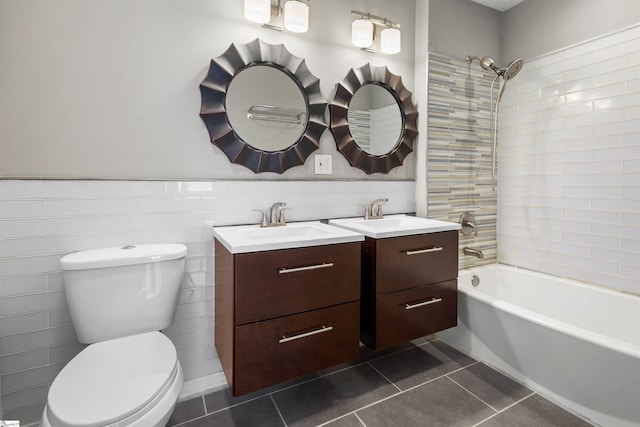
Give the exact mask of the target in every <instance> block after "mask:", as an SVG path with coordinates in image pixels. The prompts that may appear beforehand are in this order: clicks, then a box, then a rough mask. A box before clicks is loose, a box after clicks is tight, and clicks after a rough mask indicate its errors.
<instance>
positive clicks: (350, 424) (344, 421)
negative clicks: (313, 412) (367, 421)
mask: <svg viewBox="0 0 640 427" xmlns="http://www.w3.org/2000/svg"><path fill="white" fill-rule="evenodd" d="M325 426H326V427H364V424H362V423H361V422H360V420H359V419H358V417H356V416H355V415H353V414H351V415H347V416H346V417H342V418H339V419H337V420H335V421H333V422H330V423H329V424H325Z"/></svg>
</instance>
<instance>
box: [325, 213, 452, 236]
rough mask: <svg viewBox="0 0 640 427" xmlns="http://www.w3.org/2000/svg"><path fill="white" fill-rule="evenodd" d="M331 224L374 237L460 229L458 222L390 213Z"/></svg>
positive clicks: (335, 221)
mask: <svg viewBox="0 0 640 427" xmlns="http://www.w3.org/2000/svg"><path fill="white" fill-rule="evenodd" d="M329 224H331V225H335V226H338V227H343V228H346V229H348V230H352V231H356V232H358V233H362V234H364V235H365V236H367V237H371V238H373V239H384V238H387V237H400V236H409V235H412V234H423V233H436V232H439V231H449V230H460V228H461V225H460V224H458V223H457V222H448V221H439V220H436V219H428V218H420V217H415V216H408V215H388V216H385V217H384V218H380V219H368V220H365V219H363V218H362V217H360V218H341V219H332V220H330V221H329Z"/></svg>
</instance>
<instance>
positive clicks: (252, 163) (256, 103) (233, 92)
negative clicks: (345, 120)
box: [200, 39, 327, 173]
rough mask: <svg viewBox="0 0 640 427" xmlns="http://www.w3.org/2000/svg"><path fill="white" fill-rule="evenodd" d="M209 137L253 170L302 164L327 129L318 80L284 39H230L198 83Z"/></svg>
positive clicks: (277, 170) (287, 167)
mask: <svg viewBox="0 0 640 427" xmlns="http://www.w3.org/2000/svg"><path fill="white" fill-rule="evenodd" d="M200 94H201V96H202V107H201V110H200V117H201V118H202V120H203V121H204V123H205V125H206V127H207V130H208V131H209V136H210V137H211V143H212V144H214V145H215V146H217V147H218V148H219V149H221V150H222V151H223V152H224V153H225V155H226V156H227V157H228V158H229V160H230V161H231V162H233V163H236V164H240V165H242V166H245V167H247V168H249V169H251V170H252V171H253V172H256V173H260V172H275V173H283V172H284V171H286V170H287V169H289V168H292V167H294V166H299V165H302V164H304V162H305V160H306V159H307V157H309V155H310V154H311V153H312V152H313V151H315V150H317V149H318V148H319V144H320V142H319V141H320V136H321V135H322V132H323V131H324V130H325V129H326V127H327V126H326V123H325V119H324V112H325V109H326V105H327V104H326V102H325V101H324V99H323V98H322V94H321V93H320V81H319V80H318V79H317V78H316V77H315V76H314V75H313V74H311V73H310V72H309V70H308V69H307V66H306V64H305V61H304V59H302V58H299V57H297V56H294V55H292V54H291V53H290V52H289V51H288V50H287V49H286V48H285V47H284V46H283V45H271V44H268V43H265V42H263V41H261V40H259V39H256V40H254V41H252V42H250V43H247V44H245V45H236V44H232V45H231V46H230V47H229V49H227V51H226V52H225V53H224V54H223V55H222V56H219V57H217V58H215V59H213V60H211V65H210V66H209V71H208V73H207V76H206V77H205V79H204V80H203V81H202V83H201V84H200Z"/></svg>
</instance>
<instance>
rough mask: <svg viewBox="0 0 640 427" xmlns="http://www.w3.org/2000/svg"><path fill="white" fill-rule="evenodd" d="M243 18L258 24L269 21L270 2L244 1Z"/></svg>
mask: <svg viewBox="0 0 640 427" xmlns="http://www.w3.org/2000/svg"><path fill="white" fill-rule="evenodd" d="M244 17H245V18H246V19H248V20H249V21H251V22H257V23H258V24H266V23H267V22H269V21H271V0H244Z"/></svg>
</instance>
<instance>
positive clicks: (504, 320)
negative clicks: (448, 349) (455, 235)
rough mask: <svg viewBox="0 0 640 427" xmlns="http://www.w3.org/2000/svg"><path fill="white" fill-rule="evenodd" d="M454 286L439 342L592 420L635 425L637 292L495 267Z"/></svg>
mask: <svg viewBox="0 0 640 427" xmlns="http://www.w3.org/2000/svg"><path fill="white" fill-rule="evenodd" d="M474 276H476V277H477V278H478V279H479V284H478V286H477V287H474V286H473V285H472V278H473V277H474ZM458 289H459V295H458V326H456V327H455V328H451V329H448V330H446V331H443V332H441V333H439V334H438V335H439V336H440V338H441V339H442V340H444V341H445V342H447V343H449V344H451V345H452V346H454V347H456V348H458V349H459V350H461V351H463V352H465V353H467V354H470V355H471V356H473V357H475V358H476V359H478V360H481V361H483V362H485V363H486V364H488V365H490V366H493V367H494V368H496V369H498V370H500V371H502V372H504V373H505V374H507V375H509V376H511V377H512V378H514V379H515V380H517V381H519V382H521V383H522V384H524V385H526V386H528V387H529V388H531V389H532V390H534V391H536V392H538V393H540V394H541V395H543V396H545V397H547V398H549V399H550V400H552V401H555V402H556V403H558V404H559V405H561V406H563V407H565V408H567V409H569V410H570V411H572V412H574V413H576V414H578V415H580V416H582V417H583V418H585V419H587V420H590V421H591V422H592V423H594V424H599V425H602V426H607V427H609V426H611V427H623V426H625V427H626V426H629V427H631V426H635V427H637V426H640V297H637V296H633V295H628V294H624V293H621V292H616V291H612V290H608V289H605V288H601V287H597V286H591V285H585V284H582V283H580V282H576V281H572V280H567V279H560V278H556V277H552V276H548V275H545V274H540V273H536V272H532V271H528V270H523V269H518V268H514V267H508V266H503V265H500V264H493V265H489V266H485V267H480V268H476V269H469V270H463V271H461V272H460V275H459V278H458Z"/></svg>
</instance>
